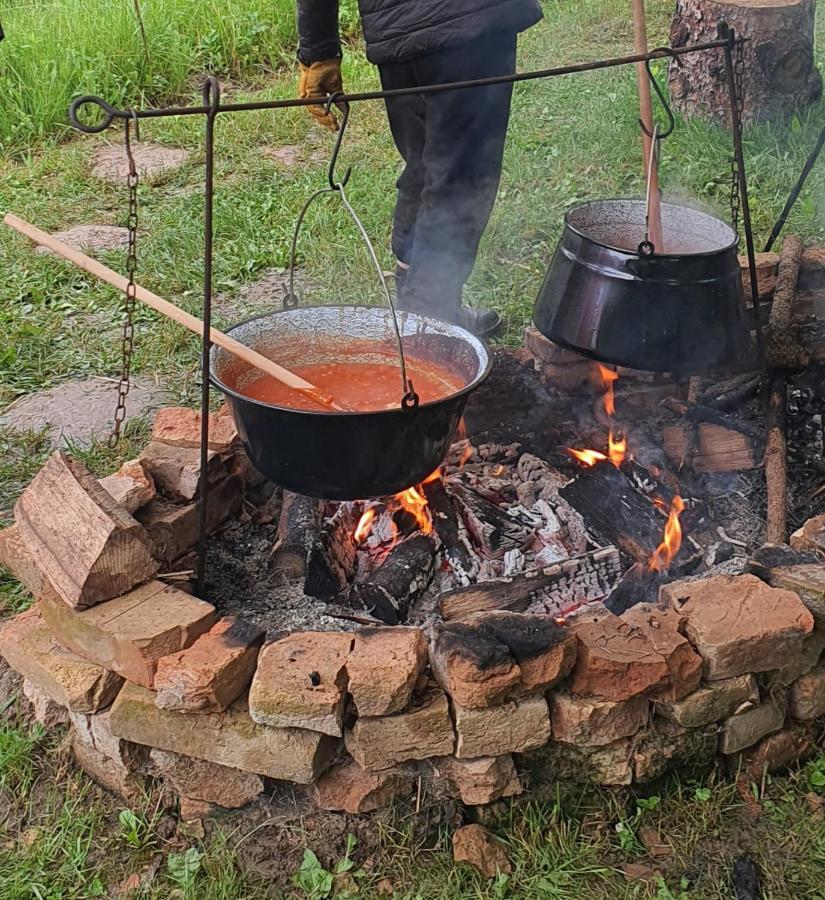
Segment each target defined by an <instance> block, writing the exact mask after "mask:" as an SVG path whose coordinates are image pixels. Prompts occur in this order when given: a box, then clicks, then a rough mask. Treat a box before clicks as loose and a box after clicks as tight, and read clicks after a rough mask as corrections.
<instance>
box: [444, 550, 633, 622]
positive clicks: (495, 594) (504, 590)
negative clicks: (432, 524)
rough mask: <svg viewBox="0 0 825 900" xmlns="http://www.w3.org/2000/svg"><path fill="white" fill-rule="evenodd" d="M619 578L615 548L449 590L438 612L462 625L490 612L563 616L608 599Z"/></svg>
mask: <svg viewBox="0 0 825 900" xmlns="http://www.w3.org/2000/svg"><path fill="white" fill-rule="evenodd" d="M620 575H621V568H620V561H619V554H618V552H617V551H616V548H615V547H603V548H602V549H600V550H594V551H592V552H591V553H586V554H583V555H581V556H577V557H572V558H570V559H567V560H565V561H564V562H562V563H557V564H556V565H553V566H548V567H547V568H545V569H542V570H541V571H533V572H524V573H522V574H519V575H516V576H515V577H514V578H512V579H510V580H498V581H487V582H481V583H479V584H474V585H470V586H469V587H465V588H458V589H457V590H455V591H448V592H446V593H444V594H442V595H441V596H440V597H439V599H438V608H439V611H440V612H441V616H442V618H443V619H444V621H446V622H453V621H463V620H466V619H467V618H469V617H470V616H472V615H474V614H476V613H480V612H489V611H491V610H508V611H510V612H524V611H526V610H528V609H532V610H535V611H544V612H548V613H559V612H562V611H563V610H565V609H567V608H569V607H571V606H575V605H577V604H579V603H586V602H588V601H590V600H598V599H600V598H601V597H605V596H607V595H608V594H609V593H610V592H611V591H612V590H613V587H614V586H615V584H616V582H617V581H618V579H619V577H620Z"/></svg>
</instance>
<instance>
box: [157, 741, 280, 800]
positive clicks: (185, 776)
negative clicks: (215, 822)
mask: <svg viewBox="0 0 825 900" xmlns="http://www.w3.org/2000/svg"><path fill="white" fill-rule="evenodd" d="M149 755H150V758H151V760H152V763H153V765H154V766H155V768H156V769H157V770H158V771H159V772H160V774H161V775H162V776H163V777H164V779H165V780H166V781H167V782H168V783H169V784H171V785H172V787H173V788H174V789H175V790H176V791H177V793H178V795H179V796H181V797H185V798H188V799H190V800H198V801H200V802H202V803H214V804H216V805H217V806H222V807H224V808H225V809H240V808H241V807H242V806H246V805H247V804H248V803H251V802H252V801H253V800H254V799H255V798H256V797H257V796H258V795H259V794H260V793H261V792H262V791H263V789H264V783H263V781H262V780H261V777H260V776H259V775H256V774H255V773H254V772H242V771H241V770H240V769H235V768H232V767H230V766H221V765H218V764H217V763H213V762H207V760H205V759H194V758H193V757H191V756H182V755H181V754H179V753H171V752H169V751H168V750H152V752H151V753H150V754H149Z"/></svg>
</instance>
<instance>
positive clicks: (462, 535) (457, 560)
mask: <svg viewBox="0 0 825 900" xmlns="http://www.w3.org/2000/svg"><path fill="white" fill-rule="evenodd" d="M423 490H424V495H425V497H426V498H427V503H428V504H429V508H430V515H431V516H432V519H433V528H434V529H435V533H436V534H437V535H438V537H439V539H440V541H441V548H442V553H443V554H444V559H445V560H446V561H447V563H448V564H449V566H450V568H451V569H452V571H453V573H454V575H455V577H456V578H458V579H459V584H466V583H468V582H469V581H470V580H471V579H473V578H474V577H475V576H476V575H477V574H478V570H479V559H478V557H477V556H476V555H475V553H474V552H473V549H472V547H471V546H470V540H469V537H468V535H467V529H466V528H464V526H463V524H462V523H461V522H460V521H459V518H458V513H457V511H456V508H455V504H454V503H453V499H452V497H451V496H450V494H449V493H448V492H447V489H446V488H445V486H444V482H443V481H442V480H441V479H440V478H435V479H433V480H432V481H428V482H427V483H426V484H425V485H424V488H423Z"/></svg>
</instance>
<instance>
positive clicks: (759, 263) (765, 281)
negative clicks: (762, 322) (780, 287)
mask: <svg viewBox="0 0 825 900" xmlns="http://www.w3.org/2000/svg"><path fill="white" fill-rule="evenodd" d="M778 266H779V254H778V253H757V254H756V287H757V288H758V290H759V299H760V300H769V299H770V298H771V296H772V295H773V291H774V288H775V287H776V270H777V267H778ZM739 270H740V271H741V273H742V288H743V290H744V292H745V298H746V300H747V298H749V297H751V296H752V294H751V270H750V263H749V262H748V257H747V255H746V254H742V255H741V256H740V257H739Z"/></svg>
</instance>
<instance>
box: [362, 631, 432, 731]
mask: <svg viewBox="0 0 825 900" xmlns="http://www.w3.org/2000/svg"><path fill="white" fill-rule="evenodd" d="M426 664H427V639H426V638H425V637H424V634H423V632H422V631H421V629H420V628H404V627H398V628H362V629H360V630H359V631H356V632H355V640H354V642H353V645H352V652H351V653H350V655H349V657H348V658H347V675H348V677H349V692H350V694H351V695H352V699H353V701H354V702H355V706H356V709H357V710H358V715H359V716H387V715H391V714H392V713H396V712H400V711H401V710H402V709H404V708H406V706H407V705H408V704H409V702H410V699H411V697H412V693H413V689H414V688H415V684H416V682H417V681H418V677H419V675H420V674H421V672H422V670H423V668H424V666H425V665H426Z"/></svg>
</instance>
